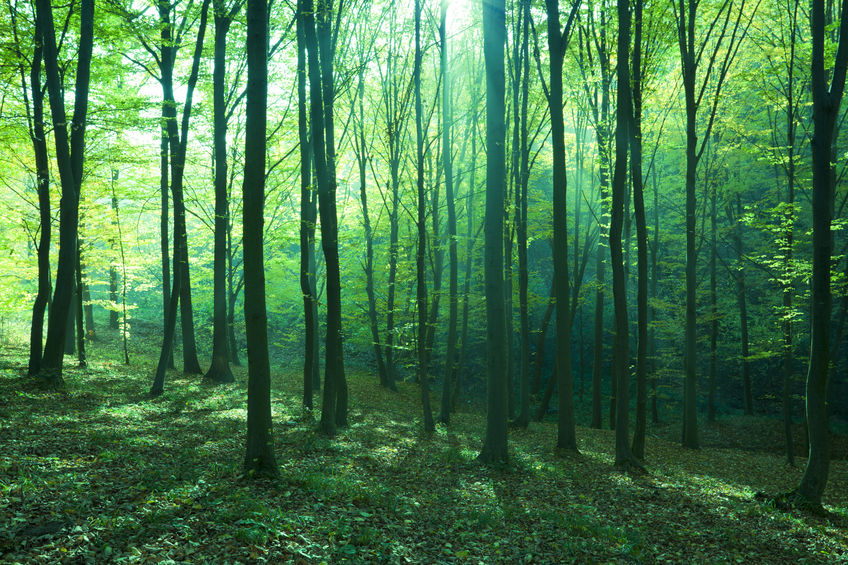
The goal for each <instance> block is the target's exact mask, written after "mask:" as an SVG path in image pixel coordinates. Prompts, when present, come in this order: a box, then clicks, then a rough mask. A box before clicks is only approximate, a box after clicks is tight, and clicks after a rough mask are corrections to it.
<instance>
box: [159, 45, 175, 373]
mask: <svg viewBox="0 0 848 565" xmlns="http://www.w3.org/2000/svg"><path fill="white" fill-rule="evenodd" d="M170 49H171V48H170V47H166V46H165V44H164V43H163V46H162V51H161V57H162V63H161V65H160V67H159V68H160V70H161V71H162V74H163V76H165V70H166V69H167V68H168V67H167V62H168V61H170V59H169V58H168V57H169V53H170ZM172 66H173V65H172ZM172 72H173V71H172ZM168 107H169V105H168V104H167V102H165V101H164V100H163V102H162V118H161V120H162V123H161V124H160V126H161V127H160V142H159V168H160V169H159V190H160V196H161V206H160V212H159V244H160V246H161V250H162V328H163V332H164V333H166V334H167V333H168V332H167V329H168V307H169V306H170V304H171V259H170V255H171V251H170V249H169V241H168V230H169V229H170V220H169V219H168V216H169V214H168V206H169V200H170V198H169V197H168V194H169V192H170V187H171V184H170V180H169V179H170V175H169V170H170V148H169V142H170V138H169V136H168V120H169V119H176V117H175V116H171V115H170V110H169V109H168ZM167 368H168V369H173V368H174V348H173V345H171V346H170V348H169V353H168V359H167Z"/></svg>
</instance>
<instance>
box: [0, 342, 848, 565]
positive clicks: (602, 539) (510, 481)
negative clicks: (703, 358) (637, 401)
mask: <svg viewBox="0 0 848 565" xmlns="http://www.w3.org/2000/svg"><path fill="white" fill-rule="evenodd" d="M92 358H95V356H94V355H92ZM25 362H26V356H25V351H23V350H20V351H18V353H17V354H8V355H3V356H2V357H0V445H2V446H3V448H2V450H0V560H3V561H8V562H36V561H37V562H68V563H77V562H92V563H94V562H97V563H103V562H118V561H126V562H139V563H143V562H162V561H165V560H171V561H173V562H186V563H189V562H192V563H193V562H203V561H207V562H214V563H219V562H224V561H229V562H262V561H266V562H272V563H286V562H289V563H301V564H302V563H320V562H322V561H326V562H330V563H337V562H343V561H350V562H355V563H464V562H469V563H478V562H484V563H559V562H601V563H615V562H646V563H655V562H662V561H667V562H734V563H735V562H745V563H794V562H799V561H807V562H832V561H835V560H840V559H848V533H846V532H848V529H846V519H848V464H846V462H845V461H844V460H842V461H834V462H833V463H832V466H831V476H830V482H829V484H828V489H827V491H826V493H825V501H826V502H827V503H828V506H827V510H828V511H829V515H828V516H826V517H816V516H809V515H805V514H800V513H796V512H793V513H785V512H781V511H779V510H776V509H774V508H773V507H772V506H770V505H768V504H763V503H760V502H757V501H755V500H754V494H755V493H756V492H760V491H762V492H771V493H779V492H784V491H786V490H789V489H791V488H792V487H793V486H794V485H795V484H796V483H797V481H798V479H799V477H800V474H801V472H802V470H803V460H799V462H798V464H797V465H796V467H794V468H793V467H789V466H788V465H786V464H785V462H784V458H783V457H782V456H781V455H780V454H779V452H778V453H777V454H772V453H765V452H762V451H761V450H754V451H751V450H746V451H743V450H742V449H741V448H745V447H746V446H740V445H738V444H736V443H734V441H736V440H734V439H733V438H732V437H730V434H729V433H727V435H728V437H729V439H728V442H727V443H726V444H721V443H720V438H721V433H725V432H723V428H722V427H721V426H722V425H724V426H725V427H727V426H739V425H742V426H745V425H747V424H746V421H744V420H741V419H740V422H741V423H740V424H736V423H733V422H731V423H730V424H720V425H719V426H718V427H717V428H716V429H713V430H711V431H709V432H706V433H705V436H704V437H705V445H706V446H707V447H705V448H704V449H702V450H700V451H691V450H684V449H682V448H680V447H679V446H678V445H677V443H675V442H672V441H666V440H663V439H659V437H657V436H661V437H665V436H666V434H669V433H673V432H670V431H669V429H667V428H657V429H654V428H651V429H649V441H648V445H647V450H648V458H647V461H646V464H647V466H648V468H649V470H650V474H649V475H647V476H645V477H631V476H629V475H625V474H621V473H617V472H615V471H613V469H612V462H613V446H614V435H613V432H610V431H606V430H590V429H585V428H580V429H579V430H578V441H579V445H580V450H581V454H579V455H576V454H575V455H568V456H564V457H561V456H556V455H554V454H553V446H554V444H555V440H556V426H555V423H544V424H532V425H531V427H530V428H529V429H527V430H515V431H512V432H511V435H510V449H511V457H512V461H511V463H510V464H509V465H508V466H502V467H498V468H487V467H484V466H481V465H480V464H478V463H477V461H476V459H475V458H476V455H477V452H478V450H479V447H480V438H481V434H482V430H483V426H484V419H483V417H482V415H480V414H477V413H471V412H459V413H458V414H456V415H455V416H454V417H453V418H452V422H451V424H450V426H448V427H445V426H439V427H438V429H437V431H436V432H435V433H434V434H432V435H429V436H428V435H426V434H423V433H422V432H421V431H420V430H421V427H422V426H421V420H422V418H421V414H420V408H419V391H418V389H417V388H416V387H415V385H413V384H411V383H399V389H400V390H399V392H398V393H391V392H388V391H386V390H384V389H381V388H380V387H378V386H377V384H376V377H375V376H374V375H372V374H370V373H369V372H367V371H364V370H357V369H355V368H348V376H349V385H350V397H351V410H350V426H349V427H348V428H347V429H345V430H342V431H341V432H340V434H339V436H338V437H337V438H334V439H332V440H331V439H328V438H325V437H323V436H321V435H320V434H318V433H317V432H316V431H315V430H316V422H317V414H316V415H313V414H310V413H308V412H305V411H304V410H303V409H302V408H301V402H300V397H299V390H298V387H299V383H300V375H299V373H298V372H297V371H292V373H291V374H283V375H279V374H278V375H274V380H273V391H272V406H273V410H274V426H275V429H274V432H275V442H276V454H277V461H278V464H279V466H280V470H281V478H280V479H279V480H278V481H276V482H265V481H247V480H245V478H244V477H243V476H242V474H241V462H242V457H243V449H244V448H243V446H244V430H245V408H244V407H245V399H246V391H245V385H244V382H245V372H244V369H235V373H236V377H237V382H236V384H235V385H231V386H223V387H212V386H208V385H205V384H203V383H202V381H201V378H200V377H199V376H198V377H193V376H192V377H187V376H180V375H176V374H170V373H169V375H168V380H167V382H166V391H165V394H164V395H162V396H161V397H159V398H156V399H150V398H149V397H148V396H147V390H148V387H149V384H150V380H151V376H152V363H153V361H152V360H145V362H144V365H141V366H132V367H125V366H123V365H117V364H114V365H113V364H106V363H97V362H92V363H91V364H90V367H89V368H88V369H85V370H78V369H68V370H67V371H66V387H65V388H64V389H63V390H60V391H53V392H45V391H41V390H38V389H37V387H34V386H32V383H31V381H29V380H27V379H26V378H24V377H22V376H21V370H20V369H21V367H23V366H24V365H25ZM434 396H435V395H434ZM434 401H435V399H434ZM435 405H437V404H435ZM751 422H754V423H755V424H756V423H757V421H756V420H749V421H747V423H751ZM761 427H762V426H760V425H759V424H757V425H752V426H751V427H750V428H749V429H748V434H749V435H752V434H756V433H760V432H759V431H758V430H760V428H761ZM732 431H733V434H736V436H739V437H743V436H744V435H745V429H744V428H743V429H737V428H733V430H732ZM711 434H712V435H711ZM746 441H747V440H746Z"/></svg>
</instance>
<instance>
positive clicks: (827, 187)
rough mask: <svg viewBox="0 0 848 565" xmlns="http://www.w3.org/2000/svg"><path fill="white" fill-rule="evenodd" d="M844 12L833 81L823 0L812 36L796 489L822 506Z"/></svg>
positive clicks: (847, 54) (846, 41) (847, 27)
mask: <svg viewBox="0 0 848 565" xmlns="http://www.w3.org/2000/svg"><path fill="white" fill-rule="evenodd" d="M839 15H840V17H839V22H840V23H839V47H838V48H837V51H836V60H835V64H834V68H833V74H832V79H831V80H832V82H831V84H830V86H828V84H827V74H826V72H825V62H824V53H825V45H824V34H825V14H824V1H823V0H812V7H811V13H810V30H811V33H810V36H811V39H812V72H811V81H810V83H811V88H812V93H813V128H814V129H813V139H812V154H813V197H812V204H813V278H812V291H813V292H812V307H811V309H812V320H811V323H810V325H811V332H810V364H809V370H808V373H807V390H806V392H807V405H806V414H807V434H808V438H809V457H808V458H807V466H806V468H805V469H804V476H803V477H802V478H801V482H800V483H799V485H798V488H797V491H796V494H797V496H798V497H799V498H800V499H801V500H803V501H804V502H806V503H808V504H812V505H816V506H818V505H819V504H821V498H822V493H823V492H824V488H825V486H826V485H827V476H828V471H829V467H830V452H829V437H828V428H827V393H826V391H827V375H828V365H829V363H830V351H829V349H830V315H831V306H832V300H833V299H832V296H831V290H830V262H831V255H832V254H833V233H832V231H831V221H832V215H833V191H834V171H833V160H834V159H833V158H834V155H833V143H834V139H833V138H834V135H833V133H834V127H835V124H836V120H837V116H838V115H839V107H840V104H841V102H842V94H843V91H844V89H845V71H846V64H848V5H846V2H845V1H843V2H842V4H841V8H840V14H839Z"/></svg>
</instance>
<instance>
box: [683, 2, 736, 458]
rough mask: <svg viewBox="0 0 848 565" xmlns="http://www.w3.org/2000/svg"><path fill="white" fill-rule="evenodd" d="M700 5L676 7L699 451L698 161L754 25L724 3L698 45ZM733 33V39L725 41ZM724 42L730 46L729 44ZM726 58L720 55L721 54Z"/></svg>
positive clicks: (690, 358) (692, 416) (688, 370)
mask: <svg viewBox="0 0 848 565" xmlns="http://www.w3.org/2000/svg"><path fill="white" fill-rule="evenodd" d="M698 5H699V2H698V1H697V0H678V3H677V7H676V10H677V14H676V22H677V45H678V48H679V51H680V67H681V72H682V76H683V91H684V98H685V102H686V326H685V328H686V329H685V333H686V336H685V342H684V343H685V347H684V358H683V367H684V372H685V378H684V388H683V446H684V447H689V448H692V449H697V448H698V446H699V442H698V415H697V412H696V407H697V398H696V396H697V375H696V358H697V354H696V349H695V348H696V344H697V341H696V326H695V324H696V314H697V301H696V293H695V290H696V285H697V281H696V278H695V277H696V272H697V264H696V262H697V254H696V249H695V243H696V242H695V239H696V233H695V215H696V206H695V204H696V203H695V182H696V175H697V170H698V161H699V160H700V159H701V156H702V155H703V153H704V149H705V148H706V146H707V141H708V140H709V137H710V133H711V131H712V128H713V124H714V123H715V116H716V110H717V108H718V102H719V99H720V95H721V87H722V85H723V84H724V81H725V78H726V77H727V72H728V70H729V69H730V65H731V63H732V61H733V58H734V57H735V55H736V53H737V52H738V51H739V46H740V45H741V44H742V40H743V39H744V37H745V34H746V32H747V30H748V27H747V26H750V23H751V21H752V20H753V15H751V19H750V20H749V21H748V24H747V26H745V27H744V28H742V27H741V23H742V19H743V16H744V15H745V0H742V2H741V3H740V5H739V8H738V9H737V12H736V17H735V18H733V17H732V15H733V14H732V12H733V2H732V0H722V3H721V4H720V5H719V9H718V10H717V12H716V13H715V15H714V16H713V17H712V18H711V19H710V20H709V26H708V30H707V33H706V34H705V35H703V36H702V37H703V39H702V40H701V42H700V43H699V44H698V45H697V46H696V44H695V27H696V23H697V14H698ZM714 32H715V33H718V37H717V38H716V39H715V41H714V43H713V44H712V45H709V42H710V39H711V37H712V35H713V33H714ZM728 32H730V37H727V34H728ZM725 40H726V45H725ZM723 45H724V46H725V48H724V55H723V56H720V49H721V48H722V46H723ZM705 54H706V56H707V57H708V60H707V61H706V62H707V64H706V65H705V70H704V71H703V72H702V73H701V76H700V81H698V80H697V79H698V67H699V66H700V64H701V58H702V57H703V56H704V55H705ZM708 87H709V88H712V89H713V92H712V100H711V101H710V104H709V109H708V111H707V115H706V119H707V126H706V128H705V130H704V133H703V139H702V140H701V142H700V145H699V144H698V131H697V125H698V124H697V121H698V111H699V109H700V108H701V103H702V102H704V101H705V94H706V93H707V89H708Z"/></svg>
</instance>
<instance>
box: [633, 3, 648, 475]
mask: <svg viewBox="0 0 848 565" xmlns="http://www.w3.org/2000/svg"><path fill="white" fill-rule="evenodd" d="M642 5H643V1H642V0H636V2H635V5H634V14H633V17H634V28H635V29H634V34H633V54H632V67H633V77H632V80H631V84H632V85H633V86H632V88H633V121H632V122H631V125H632V128H633V130H632V131H631V133H630V152H631V153H630V170H631V174H632V179H633V211H634V213H635V216H636V217H635V220H636V262H637V273H636V279H637V280H636V333H637V342H636V424H635V429H634V430H633V445H632V450H633V455H634V456H636V457H637V458H638V459H640V460H642V461H644V460H645V433H646V429H647V425H648V359H647V358H648V228H647V223H646V220H645V197H644V186H643V185H644V182H643V178H642Z"/></svg>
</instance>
